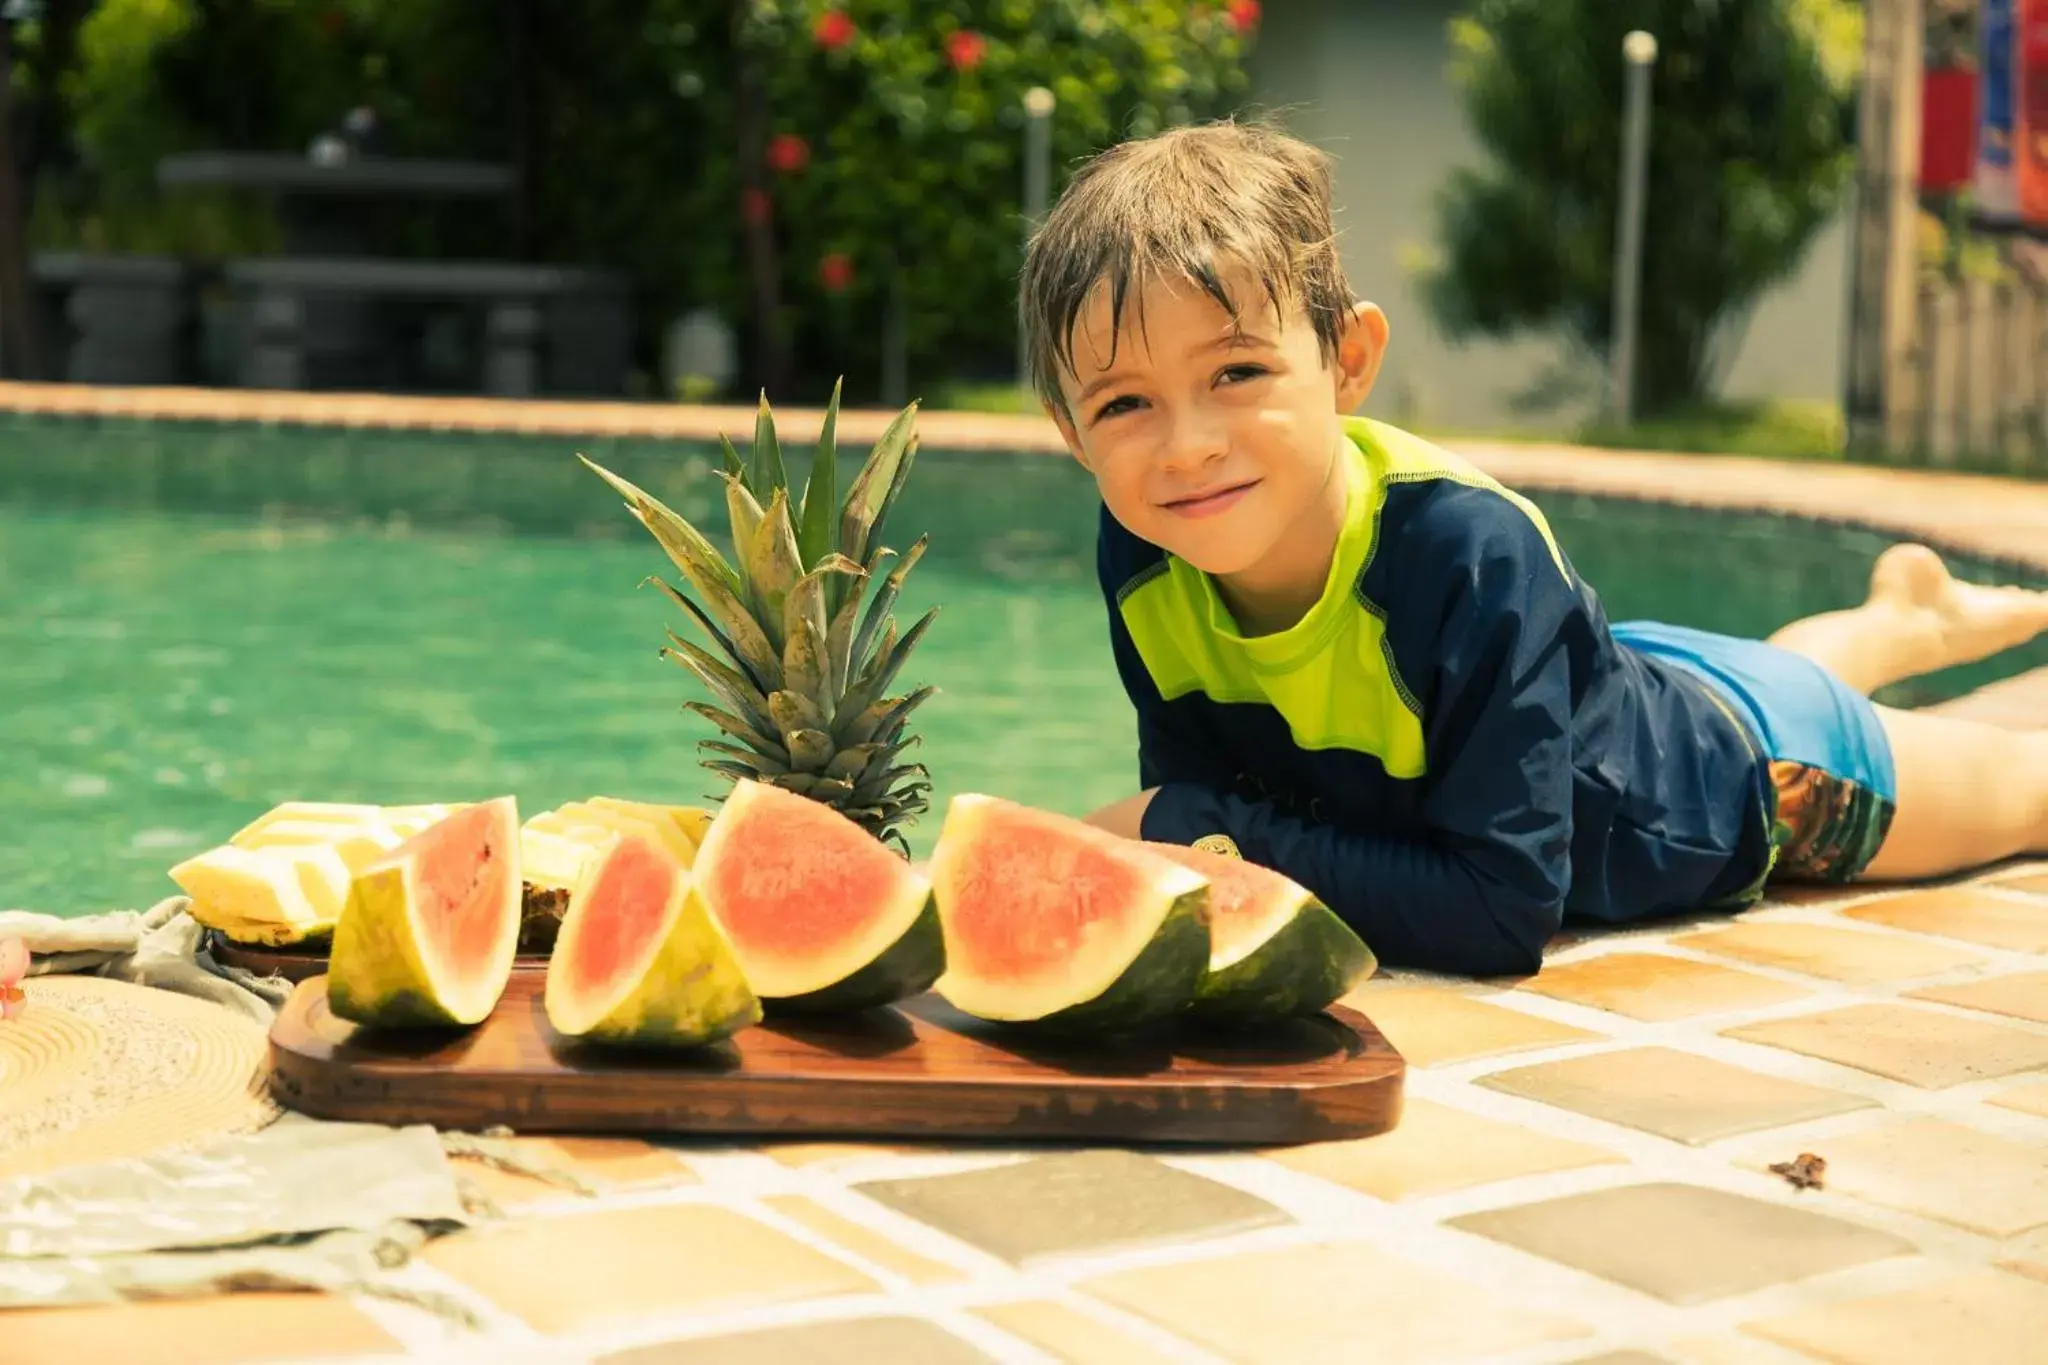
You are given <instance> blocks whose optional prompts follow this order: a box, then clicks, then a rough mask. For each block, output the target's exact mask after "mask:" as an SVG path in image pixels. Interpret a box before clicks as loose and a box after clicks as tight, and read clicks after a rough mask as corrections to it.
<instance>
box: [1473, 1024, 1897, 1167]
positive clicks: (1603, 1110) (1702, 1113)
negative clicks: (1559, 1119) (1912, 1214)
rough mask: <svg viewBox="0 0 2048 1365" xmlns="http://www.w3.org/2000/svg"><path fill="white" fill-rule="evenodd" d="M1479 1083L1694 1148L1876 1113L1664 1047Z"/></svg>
mask: <svg viewBox="0 0 2048 1365" xmlns="http://www.w3.org/2000/svg"><path fill="white" fill-rule="evenodd" d="M1477 1083H1478V1084H1480V1085H1483V1086H1485V1087H1487V1088H1488V1089H1490V1090H1499V1091H1503V1092H1505V1093H1507V1094H1510V1095H1520V1096H1522V1097H1523V1098H1524V1099H1531V1100H1536V1101H1538V1102H1539V1103H1542V1104H1553V1105H1556V1106H1557V1107H1559V1108H1561V1109H1570V1110H1572V1111H1573V1112H1575V1113H1580V1114H1587V1115H1590V1116H1592V1117H1593V1118H1596V1119H1605V1120H1607V1121H1608V1122H1609V1123H1618V1124H1622V1125H1623V1126H1625V1127H1629V1128H1640V1129H1642V1130H1643V1131H1644V1132H1648V1133H1655V1134H1657V1135H1658V1136H1659V1137H1667V1138H1670V1139H1671V1140H1672V1141H1674V1142H1684V1143H1690V1144H1693V1145H1698V1144H1700V1143H1705V1142H1715V1141H1718V1140H1720V1139H1721V1138H1725V1137H1734V1136H1735V1135H1737V1134H1738V1133H1750V1132H1755V1131H1756V1130H1757V1129H1760V1128H1782V1127H1784V1126H1785V1125H1786V1124H1789V1123H1801V1122H1804V1121H1805V1120H1807V1119H1815V1118H1821V1117H1823V1116H1825V1115H1828V1114H1845V1113H1848V1112H1849V1111H1850V1110H1852V1109H1868V1108H1872V1107H1874V1106H1873V1102H1872V1101H1870V1100H1866V1099H1863V1098H1861V1097H1860V1096H1856V1095H1847V1094H1844V1093H1842V1092H1841V1091H1839V1090H1824V1089H1822V1088H1821V1087H1819V1086H1814V1085H1802V1084H1800V1083H1799V1082H1797V1081H1787V1080H1780V1079H1779V1078H1778V1077H1776V1076H1766V1075H1764V1074H1763V1073H1761V1072H1757V1071H1750V1070H1747V1069H1745V1068H1743V1067H1739V1066H1730V1065H1728V1064H1727V1063H1726V1062H1717V1061H1714V1060H1713V1059H1711V1058H1708V1057H1699V1056H1695V1055H1693V1054H1692V1053H1689V1052H1679V1051H1677V1050H1675V1049H1672V1048H1664V1047H1640V1048H1629V1049H1627V1050H1625V1051H1621V1052H1598V1053H1594V1054H1593V1055H1591V1056H1587V1057H1570V1058H1566V1059H1565V1060H1563V1061H1556V1062H1540V1063H1538V1064H1536V1065H1534V1066H1523V1067H1516V1068H1514V1069H1512V1070H1509V1071H1496V1072H1494V1073H1493V1074H1492V1075H1490V1076H1481V1077H1480V1078H1479V1079H1478V1082H1477Z"/></svg>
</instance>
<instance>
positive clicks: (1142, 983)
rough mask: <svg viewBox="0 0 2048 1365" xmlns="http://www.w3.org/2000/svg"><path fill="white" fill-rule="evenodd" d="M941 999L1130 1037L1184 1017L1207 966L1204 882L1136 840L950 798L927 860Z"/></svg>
mask: <svg viewBox="0 0 2048 1365" xmlns="http://www.w3.org/2000/svg"><path fill="white" fill-rule="evenodd" d="M932 888H933V890H934V892H935V893H936V895H937V899H938V906H939V918H940V921H941V923H942V924H943V925H944V926H945V936H946V964H947V965H946V974H945V975H944V976H943V977H941V978H940V980H939V983H938V989H939V993H940V994H941V995H943V996H945V997H946V999H947V1000H949V1001H951V1002H952V1003H953V1004H954V1005H955V1006H956V1007H958V1008H959V1009H960V1010H962V1011H963V1012H965V1013H967V1014H971V1015H974V1016H975V1017H977V1018H981V1019H994V1020H1004V1021H1009V1022H1017V1023H1026V1022H1029V1023H1033V1024H1037V1025H1041V1026H1045V1027H1049V1028H1053V1029H1058V1030H1063V1031H1064V1030H1070V1029H1071V1030H1082V1029H1099V1030H1116V1029H1126V1028H1135V1027H1138V1026H1140V1025H1143V1024H1147V1023H1151V1022H1153V1021H1155V1020H1158V1019H1161V1018H1164V1017H1166V1016H1169V1015H1175V1014H1178V1013H1180V1012H1181V1011H1182V1010H1184V1009H1186V1008H1187V1006H1188V1004H1189V1002H1190V1001H1192V1000H1193V999H1194V997H1195V990H1196V988H1197V987H1198V986H1199V985H1200V984H1201V981H1202V976H1203V972H1204V971H1205V969H1206V968H1207V966H1208V963H1209V916H1208V902H1209V884H1208V882H1207V881H1205V880H1204V879H1203V878H1202V876H1201V875H1200V874H1199V873H1196V872H1193V871H1190V870H1189V869H1188V868H1186V867H1183V866H1181V865H1180V864H1179V863H1177V862H1175V861H1173V860H1172V859H1170V858H1165V857H1162V856H1160V855H1159V854H1158V853H1156V852H1154V851H1153V850H1152V849H1149V848H1147V847H1146V846H1145V845H1143V844H1141V843H1138V842H1136V841H1133V840H1129V839H1119V838H1118V837H1116V836H1115V835H1113V834H1109V833H1107V832H1105V831H1103V830H1099V829H1096V828H1094V827H1093V826H1092V825H1086V824H1083V823H1082V822H1081V821H1079V820H1074V819H1070V818H1068V817H1067V816H1064V815H1055V814H1052V813H1051V812H1049V811H1042V810H1033V809H1031V808H1030V807H1027V806H1020V805H1016V804H1014V803H1012V802H1009V801H1004V800H1001V799H999V798H996V797H992V796H979V795H971V794H965V795H960V796H956V797H954V798H953V800H952V802H951V803H950V804H949V805H948V806H947V809H946V823H945V825H944V826H943V827H942V828H941V829H940V831H939V841H938V846H937V848H935V849H934V850H933V852H932Z"/></svg>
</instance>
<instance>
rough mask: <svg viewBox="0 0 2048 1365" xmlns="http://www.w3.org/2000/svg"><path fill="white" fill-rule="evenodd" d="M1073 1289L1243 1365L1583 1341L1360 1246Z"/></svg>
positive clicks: (1415, 1357) (1483, 1351) (1536, 1315)
mask: <svg viewBox="0 0 2048 1365" xmlns="http://www.w3.org/2000/svg"><path fill="white" fill-rule="evenodd" d="M1078 1287H1079V1288H1080V1289H1082V1290H1083V1291H1084V1292H1086V1293H1089V1294H1093V1295H1096V1296H1097V1297H1099V1298H1103V1299H1107V1300H1109V1301H1110V1302H1112V1303H1115V1304H1119V1305H1121V1306H1122V1307H1125V1308H1128V1309H1130V1310H1131V1311H1132V1312H1134V1313H1138V1314H1141V1315H1143V1316H1144V1317H1146V1318H1149V1319H1151V1320H1152V1321H1153V1322H1156V1323H1158V1324H1159V1325H1160V1326H1162V1327H1164V1328H1166V1329H1167V1330H1168V1331H1170V1332H1173V1333H1175V1334H1176V1335H1178V1336H1181V1337H1185V1338H1186V1339H1187V1340H1189V1341H1191V1342H1193V1343H1195V1344H1196V1345H1198V1346H1201V1347H1204V1348H1205V1349H1207V1350H1210V1351H1213V1352H1215V1353H1216V1354H1217V1355H1220V1356H1222V1357H1224V1358H1225V1359H1227V1360H1232V1361H1239V1362H1243V1365H1302V1362H1304V1361H1332V1362H1335V1361H1372V1362H1373V1365H1406V1362H1410V1361H1435V1360H1449V1359H1454V1358H1462V1357H1465V1356H1475V1355H1494V1354H1504V1353H1506V1352H1509V1351H1515V1350H1521V1349H1524V1348H1528V1347H1533V1346H1537V1345H1540V1344H1542V1343H1545V1342H1552V1341H1568V1340H1571V1339H1572V1338H1574V1337H1580V1336H1584V1335H1586V1334H1587V1328H1586V1327H1584V1326H1583V1325H1582V1324H1580V1323H1578V1322H1575V1321H1572V1320H1571V1319H1569V1318H1565V1317H1562V1316H1559V1315H1557V1314H1554V1313H1548V1312H1543V1311H1540V1310H1538V1309H1536V1308H1534V1307H1523V1306H1519V1305H1518V1304H1516V1303H1515V1302H1513V1299H1514V1292H1513V1289H1512V1287H1511V1286H1502V1285H1480V1284H1476V1283H1470V1282H1467V1281H1463V1280H1458V1279H1453V1278H1451V1277H1450V1276H1448V1275H1444V1274H1442V1273H1440V1272H1438V1271H1435V1270H1430V1269H1425V1268H1423V1267H1420V1266H1416V1265H1411V1264H1409V1263H1408V1262H1406V1261H1401V1260H1398V1259H1396V1258H1395V1257H1393V1256H1391V1255H1389V1254H1388V1253H1386V1252H1384V1251H1382V1250H1380V1249H1379V1248H1377V1247H1372V1246H1366V1245H1364V1244H1361V1243H1334V1244H1331V1243H1325V1244H1318V1245H1312V1246H1296V1247H1285V1248H1281V1249H1279V1250H1272V1251H1257V1252H1247V1253H1245V1254H1242V1255H1238V1256H1225V1257H1217V1258H1213V1259H1209V1260H1202V1261H1182V1262H1179V1263H1176V1264H1172V1265H1160V1266H1147V1267H1144V1268H1142V1269H1137V1270H1124V1271H1118V1272H1116V1273H1114V1274H1110V1275H1104V1276H1100V1277H1098V1278H1096V1279H1093V1280H1089V1281H1086V1282H1084V1283H1083V1284H1081V1285H1080V1286H1078Z"/></svg>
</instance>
